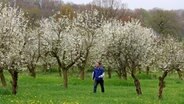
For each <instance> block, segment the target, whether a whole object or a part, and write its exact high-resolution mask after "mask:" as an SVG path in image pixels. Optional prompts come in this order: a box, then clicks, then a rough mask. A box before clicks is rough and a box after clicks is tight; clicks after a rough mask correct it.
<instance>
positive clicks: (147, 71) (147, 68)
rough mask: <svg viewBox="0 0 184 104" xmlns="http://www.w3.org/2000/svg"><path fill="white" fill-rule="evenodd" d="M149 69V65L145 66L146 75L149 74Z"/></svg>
mask: <svg viewBox="0 0 184 104" xmlns="http://www.w3.org/2000/svg"><path fill="white" fill-rule="evenodd" d="M149 70H150V67H149V66H147V67H146V74H147V75H149Z"/></svg>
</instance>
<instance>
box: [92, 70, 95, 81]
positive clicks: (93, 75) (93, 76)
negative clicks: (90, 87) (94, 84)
mask: <svg viewBox="0 0 184 104" xmlns="http://www.w3.org/2000/svg"><path fill="white" fill-rule="evenodd" d="M94 78H95V73H94V71H93V73H92V79H93V80H94Z"/></svg>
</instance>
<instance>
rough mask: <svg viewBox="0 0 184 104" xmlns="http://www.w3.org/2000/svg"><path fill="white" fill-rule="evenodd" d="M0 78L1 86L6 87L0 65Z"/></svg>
mask: <svg viewBox="0 0 184 104" xmlns="http://www.w3.org/2000/svg"><path fill="white" fill-rule="evenodd" d="M0 80H1V83H2V86H3V87H6V85H7V84H6V80H5V77H4V73H3V68H2V67H0Z"/></svg>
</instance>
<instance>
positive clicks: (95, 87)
mask: <svg viewBox="0 0 184 104" xmlns="http://www.w3.org/2000/svg"><path fill="white" fill-rule="evenodd" d="M98 84H100V86H101V91H102V92H104V80H95V82H94V90H93V92H94V93H96V89H97V86H98Z"/></svg>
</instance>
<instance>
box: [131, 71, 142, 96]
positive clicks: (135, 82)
mask: <svg viewBox="0 0 184 104" xmlns="http://www.w3.org/2000/svg"><path fill="white" fill-rule="evenodd" d="M131 76H132V78H133V79H134V85H135V88H136V92H137V95H142V91H141V84H140V81H139V79H138V78H136V76H135V75H134V72H133V71H131Z"/></svg>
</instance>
